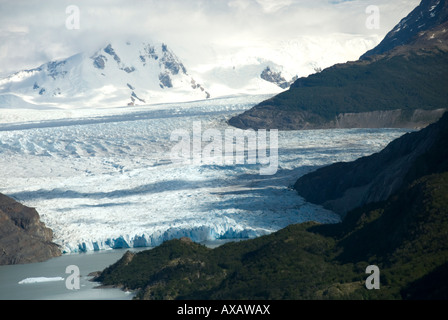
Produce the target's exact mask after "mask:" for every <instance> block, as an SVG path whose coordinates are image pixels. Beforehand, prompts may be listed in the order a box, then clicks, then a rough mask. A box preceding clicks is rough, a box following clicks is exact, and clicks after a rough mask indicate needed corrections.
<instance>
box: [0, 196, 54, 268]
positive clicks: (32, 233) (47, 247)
mask: <svg viewBox="0 0 448 320" xmlns="http://www.w3.org/2000/svg"><path fill="white" fill-rule="evenodd" d="M52 239H53V232H52V230H51V229H49V228H47V227H46V226H45V224H44V223H43V222H41V221H40V217H39V214H38V213H37V211H36V210H35V209H34V208H29V207H26V206H24V205H22V204H20V203H18V202H17V201H15V200H14V199H12V198H10V197H7V196H5V195H3V194H0V265H8V264H24V263H33V262H41V261H45V260H48V259H50V258H53V257H58V256H60V255H61V250H60V248H59V246H58V245H56V244H54V243H53V242H52Z"/></svg>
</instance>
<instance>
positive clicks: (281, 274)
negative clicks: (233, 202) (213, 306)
mask: <svg viewBox="0 0 448 320" xmlns="http://www.w3.org/2000/svg"><path fill="white" fill-rule="evenodd" d="M447 211H448V172H444V173H437V174H431V175H427V176H424V177H422V178H420V179H418V180H415V181H413V182H412V183H411V184H410V185H408V186H406V187H405V188H402V189H401V190H400V191H399V192H398V193H397V194H396V195H394V196H392V197H391V198H390V199H388V200H387V201H385V202H383V203H375V204H371V205H369V206H366V207H363V208H360V209H357V210H355V211H352V212H351V213H350V214H348V215H347V218H346V219H345V220H344V221H343V222H342V223H340V224H335V225H318V224H316V223H305V224H299V225H291V226H289V227H287V228H285V229H282V230H280V231H278V232H276V233H273V234H271V235H267V236H263V237H260V238H257V239H253V240H246V241H241V242H236V243H228V244H225V245H223V246H221V247H218V248H215V249H208V248H206V247H205V246H203V245H200V244H197V243H194V242H191V241H188V240H185V239H181V240H171V241H167V242H165V243H164V244H162V245H161V246H159V247H156V248H154V249H152V250H147V251H143V252H139V253H136V254H133V253H127V254H126V255H125V256H123V258H122V259H121V260H120V261H118V262H117V263H116V264H114V265H112V266H110V267H109V268H107V269H105V270H104V271H103V272H102V273H101V275H100V276H99V277H98V278H97V279H96V280H97V281H100V282H102V284H104V285H116V286H122V287H125V288H128V289H133V290H138V294H137V298H140V299H164V300H166V299H413V298H416V299H425V298H428V299H446V298H448V288H447V286H448V282H447V281H445V280H446V278H447V276H446V273H445V272H444V270H446V269H447V268H448V232H447V231H448V212H447ZM368 265H377V266H378V267H379V268H380V271H381V275H380V279H381V287H380V289H379V290H367V289H366V287H365V280H366V278H367V276H368V275H367V274H365V269H366V267H367V266H368Z"/></svg>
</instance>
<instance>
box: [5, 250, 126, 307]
mask: <svg viewBox="0 0 448 320" xmlns="http://www.w3.org/2000/svg"><path fill="white" fill-rule="evenodd" d="M133 251H135V249H133ZM125 252H126V250H125V249H120V250H107V251H101V252H95V253H77V254H68V255H63V256H61V257H57V258H53V259H50V260H48V261H45V262H41V263H32V264H23V265H11V266H0V300H131V299H132V298H133V294H132V293H130V292H124V291H123V290H120V289H109V288H108V289H97V288H95V287H97V286H98V285H99V284H98V283H95V282H91V281H89V279H91V277H89V276H88V274H89V273H91V272H94V271H99V270H103V269H104V268H106V267H108V266H109V265H111V264H113V263H114V262H116V261H117V260H118V259H120V258H121V256H122V255H123V254H124V253H125ZM70 265H75V266H77V267H78V268H79V271H80V278H79V279H80V289H79V290H69V289H67V287H66V280H67V278H68V277H69V276H70V275H71V274H70V273H65V271H66V268H67V266H70ZM32 278H47V279H48V281H44V282H34V283H24V284H19V282H21V281H23V280H25V279H29V281H32V280H31V279H32ZM59 278H63V279H64V280H56V279H59ZM50 280H55V281H50Z"/></svg>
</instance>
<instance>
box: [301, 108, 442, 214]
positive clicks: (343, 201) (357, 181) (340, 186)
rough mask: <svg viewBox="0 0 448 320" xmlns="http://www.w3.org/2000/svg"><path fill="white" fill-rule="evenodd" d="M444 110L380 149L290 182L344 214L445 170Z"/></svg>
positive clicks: (321, 202) (304, 192)
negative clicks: (431, 121)
mask: <svg viewBox="0 0 448 320" xmlns="http://www.w3.org/2000/svg"><path fill="white" fill-rule="evenodd" d="M445 159H448V113H446V114H445V115H444V116H443V117H442V118H441V119H440V121H438V122H437V123H435V124H432V125H430V126H428V127H426V128H425V129H422V130H421V131H419V132H414V133H409V134H406V135H404V136H402V137H401V138H399V139H397V140H394V141H392V142H391V143H390V144H389V145H388V146H387V147H386V148H385V149H384V150H382V151H381V152H379V153H376V154H373V155H371V156H368V157H363V158H360V159H358V160H356V161H354V162H350V163H343V162H342V163H336V164H333V165H330V166H327V167H324V168H321V169H318V170H316V171H314V172H311V173H309V174H307V175H305V176H303V177H301V178H300V179H299V180H298V181H297V182H296V183H295V185H294V188H295V189H296V190H297V192H298V193H299V194H300V195H301V196H303V197H304V198H305V199H306V200H307V201H310V202H313V203H317V204H321V205H323V206H325V207H327V208H329V209H331V210H333V211H335V212H338V213H340V214H341V215H343V216H344V215H345V214H346V213H347V212H348V211H350V210H352V209H354V208H356V207H359V206H362V205H365V204H368V203H372V202H378V201H384V200H386V199H387V198H388V197H390V196H391V195H392V194H393V193H395V192H396V191H397V190H398V189H399V188H401V187H402V186H403V185H405V184H406V183H409V182H410V181H412V180H414V179H416V178H419V177H421V176H423V175H426V174H431V173H437V172H440V171H442V170H444V169H446V160H445Z"/></svg>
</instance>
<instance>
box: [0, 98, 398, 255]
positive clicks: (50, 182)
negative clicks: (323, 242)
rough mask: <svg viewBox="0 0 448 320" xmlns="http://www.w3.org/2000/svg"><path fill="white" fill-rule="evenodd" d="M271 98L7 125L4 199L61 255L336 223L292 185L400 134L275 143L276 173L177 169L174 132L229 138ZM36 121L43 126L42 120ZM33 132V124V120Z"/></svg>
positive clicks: (321, 135)
mask: <svg viewBox="0 0 448 320" xmlns="http://www.w3.org/2000/svg"><path fill="white" fill-rule="evenodd" d="M264 98H265V97H239V98H229V99H218V100H210V101H201V102H195V103H185V104H169V105H163V106H152V107H144V108H141V109H137V108H132V109H113V110H107V109H105V110H104V114H102V115H95V116H92V115H91V113H89V111H88V110H86V111H85V114H84V113H83V111H82V110H81V111H80V110H78V111H77V113H76V116H73V115H72V117H69V118H57V117H56V116H54V115H53V116H49V115H48V114H47V113H45V111H34V113H33V120H32V121H21V122H16V123H14V122H13V121H11V122H9V123H8V124H0V167H1V168H2V183H1V184H0V185H1V188H0V192H2V193H5V194H7V195H10V196H12V197H14V198H15V199H17V200H18V201H20V202H22V203H24V204H25V205H27V206H31V207H35V208H37V210H38V212H39V213H40V215H41V218H42V221H43V222H44V223H45V224H46V225H47V226H48V227H50V228H51V229H53V231H54V237H55V238H54V241H55V242H56V243H58V244H60V245H61V247H62V250H63V251H64V252H77V251H91V250H102V249H110V248H125V247H146V246H155V245H158V244H160V243H162V242H163V241H165V240H168V239H172V238H179V237H183V236H187V237H190V238H192V239H193V240H194V241H198V242H200V241H210V240H215V239H235V238H253V237H257V236H260V235H264V234H268V233H271V232H273V231H277V230H279V229H281V228H283V227H286V226H287V225H289V224H294V223H301V222H305V221H317V222H322V223H335V222H338V221H339V217H338V216H337V215H336V214H334V213H333V212H331V211H328V210H325V209H323V208H321V207H319V206H315V205H312V204H309V203H306V202H305V201H304V200H303V199H302V198H300V197H299V196H298V195H297V194H296V192H295V191H294V190H292V189H291V188H290V186H291V185H293V184H294V182H295V181H296V180H297V179H298V178H299V177H300V176H301V175H303V174H305V173H307V172H310V171H311V170H314V169H315V168H317V167H319V166H323V165H327V164H330V163H333V162H337V161H351V160H354V159H356V158H358V157H360V156H364V155H368V154H371V153H373V152H377V151H379V150H381V149H382V148H384V146H385V145H386V144H387V143H388V142H390V141H391V140H393V139H395V138H397V137H399V136H400V135H402V134H404V133H405V130H395V129H394V130H392V129H388V130H360V129H356V130H314V131H288V132H282V131H281V132H279V151H278V154H279V168H278V171H277V173H276V174H275V175H273V176H260V175H259V168H260V165H259V164H256V165H250V164H244V165H227V166H225V165H211V164H201V163H199V164H191V165H186V164H174V163H172V162H171V160H170V150H171V148H172V147H173V145H174V144H175V142H173V141H170V134H171V132H172V131H173V130H175V129H179V128H184V129H185V130H188V131H191V130H192V126H193V123H194V122H197V121H200V122H201V124H202V130H203V131H205V130H206V129H208V128H213V129H218V130H220V131H222V132H223V133H224V130H225V129H226V128H228V126H227V124H226V120H227V119H229V118H230V117H231V116H233V115H235V114H238V113H241V112H243V111H244V110H247V109H249V108H250V107H252V106H253V105H254V104H255V103H257V102H258V101H261V100H263V99H264ZM39 117H40V118H39ZM30 120H31V119H30Z"/></svg>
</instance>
